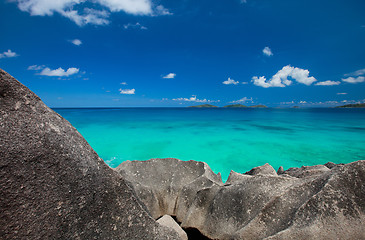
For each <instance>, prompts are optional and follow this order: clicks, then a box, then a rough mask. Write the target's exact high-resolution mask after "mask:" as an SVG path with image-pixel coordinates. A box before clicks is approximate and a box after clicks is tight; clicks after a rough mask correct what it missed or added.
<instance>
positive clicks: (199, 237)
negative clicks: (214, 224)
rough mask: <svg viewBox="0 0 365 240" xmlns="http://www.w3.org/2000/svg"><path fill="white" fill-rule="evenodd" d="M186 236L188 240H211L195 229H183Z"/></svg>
mask: <svg viewBox="0 0 365 240" xmlns="http://www.w3.org/2000/svg"><path fill="white" fill-rule="evenodd" d="M183 229H184V231H185V232H186V234H187V235H188V239H189V240H212V239H210V238H208V237H206V236H204V235H203V234H202V233H201V232H200V231H199V230H198V229H196V228H183Z"/></svg>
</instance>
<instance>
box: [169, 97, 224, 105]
mask: <svg viewBox="0 0 365 240" xmlns="http://www.w3.org/2000/svg"><path fill="white" fill-rule="evenodd" d="M172 100H173V101H183V102H198V103H211V102H220V100H207V99H198V98H197V97H196V95H192V96H191V97H190V98H173V99H172Z"/></svg>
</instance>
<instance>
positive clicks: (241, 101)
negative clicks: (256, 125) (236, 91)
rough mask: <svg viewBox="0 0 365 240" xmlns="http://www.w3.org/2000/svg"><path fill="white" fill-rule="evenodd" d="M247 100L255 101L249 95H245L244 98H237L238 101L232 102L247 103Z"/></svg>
mask: <svg viewBox="0 0 365 240" xmlns="http://www.w3.org/2000/svg"><path fill="white" fill-rule="evenodd" d="M245 102H251V103H252V102H253V100H252V98H247V97H244V98H241V99H239V100H236V101H232V102H230V103H245Z"/></svg>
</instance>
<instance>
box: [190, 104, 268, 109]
mask: <svg viewBox="0 0 365 240" xmlns="http://www.w3.org/2000/svg"><path fill="white" fill-rule="evenodd" d="M189 108H219V107H218V106H215V105H212V104H202V105H196V106H189ZM223 108H267V106H265V105H261V104H260V105H253V106H246V105H243V104H232V105H226V106H223Z"/></svg>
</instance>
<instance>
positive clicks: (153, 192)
mask: <svg viewBox="0 0 365 240" xmlns="http://www.w3.org/2000/svg"><path fill="white" fill-rule="evenodd" d="M116 171H118V172H119V173H120V174H121V175H122V176H123V177H124V178H125V179H126V180H127V181H128V182H129V183H130V184H131V186H133V188H134V190H135V193H136V195H137V196H138V198H139V199H140V200H141V201H142V202H143V203H144V204H145V205H146V207H147V209H148V210H149V212H150V213H151V215H152V216H153V217H154V218H155V219H157V218H159V217H161V216H163V215H171V216H176V218H177V220H178V221H179V222H183V221H184V219H185V217H186V214H187V211H188V209H189V208H190V206H191V204H192V202H193V200H194V198H195V196H196V194H197V192H199V191H200V190H202V189H206V188H210V187H213V186H222V185H223V183H222V179H221V176H220V175H216V174H215V173H213V171H212V170H211V169H210V168H209V166H208V165H207V164H206V163H203V162H196V161H181V160H178V159H174V158H167V159H151V160H149V161H126V162H123V163H122V164H121V165H119V166H118V167H117V168H116Z"/></svg>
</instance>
